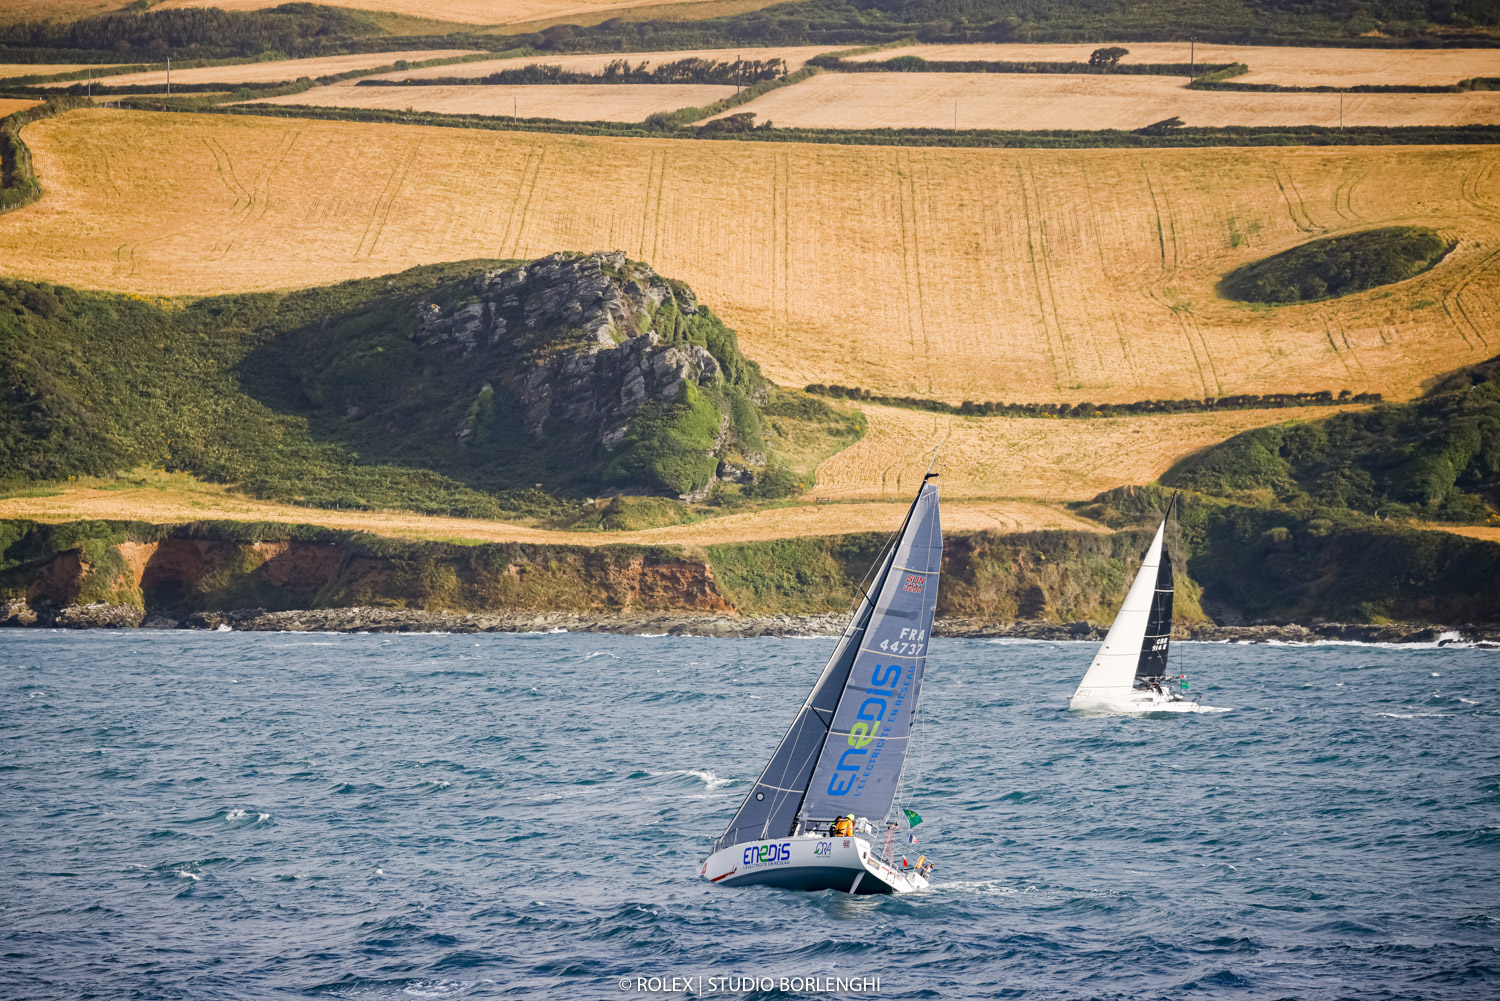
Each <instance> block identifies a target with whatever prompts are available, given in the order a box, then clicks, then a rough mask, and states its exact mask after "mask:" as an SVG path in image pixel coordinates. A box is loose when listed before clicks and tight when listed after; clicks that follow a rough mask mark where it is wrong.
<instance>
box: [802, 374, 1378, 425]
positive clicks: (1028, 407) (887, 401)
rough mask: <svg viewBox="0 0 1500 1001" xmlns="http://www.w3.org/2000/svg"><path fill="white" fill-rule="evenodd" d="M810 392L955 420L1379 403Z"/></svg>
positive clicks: (1349, 398)
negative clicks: (1019, 399)
mask: <svg viewBox="0 0 1500 1001" xmlns="http://www.w3.org/2000/svg"><path fill="white" fill-rule="evenodd" d="M807 391H808V392H809V393H814V394H816V395H818V396H831V397H834V398H835V399H841V400H860V401H862V402H866V403H878V404H880V405H882V406H887V407H905V408H907V409H909V410H927V411H931V412H932V413H937V414H953V415H954V416H956V417H1067V418H1071V419H1087V418H1091V417H1124V416H1129V415H1133V414H1186V413H1206V412H1208V411H1215V410H1264V409H1268V408H1278V409H1279V408H1281V407H1327V406H1333V405H1344V404H1349V405H1363V404H1369V403H1379V402H1380V400H1381V394H1379V393H1355V394H1352V395H1351V394H1350V392H1349V391H1348V390H1347V389H1343V390H1340V391H1339V394H1338V395H1337V396H1334V394H1333V393H1331V392H1329V391H1328V390H1326V389H1325V390H1321V391H1319V392H1316V393H1261V394H1257V393H1240V394H1237V395H1234V396H1220V397H1215V398H1214V399H1208V400H1138V401H1136V402H1135V403H999V402H990V403H975V402H974V401H972V400H965V401H964V402H962V403H944V402H943V401H942V400H928V399H923V398H922V397H919V396H881V395H879V394H876V393H871V392H870V391H869V390H868V389H858V388H855V387H853V386H838V385H833V386H825V385H823V384H822V383H816V382H815V383H813V384H812V385H810V386H808V387H807Z"/></svg>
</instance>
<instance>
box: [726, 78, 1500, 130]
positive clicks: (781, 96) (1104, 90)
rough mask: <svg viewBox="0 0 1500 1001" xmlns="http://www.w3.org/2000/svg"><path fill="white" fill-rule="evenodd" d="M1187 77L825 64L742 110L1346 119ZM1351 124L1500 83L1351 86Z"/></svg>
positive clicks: (1393, 118)
mask: <svg viewBox="0 0 1500 1001" xmlns="http://www.w3.org/2000/svg"><path fill="white" fill-rule="evenodd" d="M1184 82H1185V81H1184V79H1183V78H1182V77H1167V76H1092V75H1084V74H1061V73H1058V74H1041V73H821V74H819V75H818V76H815V77H813V78H812V79H811V80H808V81H805V82H804V83H801V84H798V85H797V86H795V87H783V88H781V89H779V90H773V91H771V92H770V93H769V94H766V95H764V96H762V97H760V98H757V99H756V100H754V101H752V102H750V103H749V104H746V105H743V106H741V107H738V108H735V109H734V110H735V112H743V111H753V112H755V113H756V114H757V115H759V116H760V119H761V120H762V121H764V120H767V119H769V120H770V121H772V122H774V123H775V124H777V125H779V126H781V127H783V128H822V129H866V128H929V129H946V128H954V127H957V128H961V129H1138V128H1141V127H1143V126H1146V125H1150V124H1151V123H1152V122H1159V121H1161V120H1162V119H1164V118H1170V117H1172V116H1174V115H1175V116H1177V117H1179V118H1181V119H1182V121H1183V122H1184V123H1185V124H1187V125H1198V126H1226V125H1326V126H1336V125H1338V124H1339V123H1340V118H1339V109H1340V95H1338V94H1321V93H1320V94H1255V93H1246V92H1240V91H1211V90H1188V89H1187V88H1186V87H1185V86H1184ZM1342 108H1343V119H1342V121H1343V124H1345V125H1351V126H1358V125H1483V124H1494V123H1496V122H1500V92H1468V93H1462V94H1349V95H1347V96H1344V97H1343V98H1342Z"/></svg>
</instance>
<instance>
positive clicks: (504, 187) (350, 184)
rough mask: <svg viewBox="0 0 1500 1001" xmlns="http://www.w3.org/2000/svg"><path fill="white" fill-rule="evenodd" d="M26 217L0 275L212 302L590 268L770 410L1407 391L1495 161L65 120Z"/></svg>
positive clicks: (1484, 253) (1447, 325)
mask: <svg viewBox="0 0 1500 1001" xmlns="http://www.w3.org/2000/svg"><path fill="white" fill-rule="evenodd" d="M25 136H26V138H27V141H28V142H29V143H30V144H31V146H32V149H33V151H34V154H35V162H36V165H37V168H38V170H39V171H40V172H41V175H42V177H43V179H44V184H45V185H46V190H47V193H46V195H45V196H44V197H43V198H42V199H41V200H40V201H39V202H37V203H36V204H34V205H32V206H29V207H27V208H25V209H23V210H21V211H19V212H14V213H11V214H10V215H8V216H6V217H5V218H4V220H3V222H0V271H3V272H6V273H9V274H18V275H21V276H24V277H31V278H38V279H45V280H49V281H57V282H61V283H64V284H70V285H75V286H80V287H85V288H104V289H113V290H118V291H122V292H135V293H146V294H209V293H213V292H220V291H236V290H249V289H268V288H282V287H288V286H303V285H313V284H323V283H329V282H335V281H339V280H342V279H345V278H351V277H356V276H365V275H378V274H385V273H389V272H392V271H398V270H401V269H403V268H407V267H411V266H413V265H417V264H423V263H429V262H436V261H446V260H458V259H464V258H470V257H516V258H521V257H534V256H539V255H543V254H548V253H552V252H553V251H556V250H565V249H571V250H580V251H587V250H596V249H609V248H617V249H620V250H623V251H625V252H626V253H628V254H629V255H631V256H632V257H634V258H637V259H641V260H646V261H649V262H651V263H652V264H653V265H654V266H656V267H657V268H658V269H659V270H660V271H661V272H663V273H664V274H667V275H671V276H673V277H676V278H681V279H683V280H685V281H687V282H689V283H690V284H692V285H693V287H694V288H695V289H696V290H697V291H698V293H699V295H700V296H701V297H702V299H703V300H704V301H705V302H707V303H709V304H711V305H712V306H713V308H714V309H715V310H717V311H719V312H721V313H722V315H724V316H725V318H726V319H727V320H728V321H729V322H730V324H731V325H733V326H735V327H737V328H738V329H739V331H740V342H741V345H742V346H743V348H744V349H745V351H746V353H747V354H748V355H749V356H750V357H752V358H755V359H757V360H759V361H760V362H761V364H762V365H763V366H764V368H765V370H766V372H767V374H768V375H769V376H770V377H771V378H773V379H775V380H776V381H777V382H779V383H781V384H783V385H794V386H795V385H805V384H807V383H812V382H822V383H839V384H842V385H852V386H860V387H863V388H866V389H869V390H871V391H873V392H877V393H888V394H893V395H914V396H924V397H930V398H939V399H946V400H950V401H955V402H956V401H959V400H964V399H973V400H1007V401H1058V400H1066V401H1073V402H1077V401H1081V400H1089V401H1093V402H1113V401H1130V400H1138V399H1161V398H1183V397H1201V396H1204V395H1213V396H1217V395H1221V394H1231V393H1242V392H1246V393H1265V392H1283V391H1294V390H1324V389H1328V390H1334V391H1337V390H1339V389H1342V388H1348V389H1350V390H1351V391H1355V392H1358V391H1363V390H1373V391H1378V392H1382V393H1385V394H1386V395H1387V396H1388V397H1395V398H1404V397H1408V396H1411V395H1413V394H1414V393H1416V392H1417V391H1418V390H1419V389H1420V386H1421V383H1422V381H1423V380H1424V379H1426V378H1429V377H1431V376H1433V375H1435V374H1438V373H1441V372H1446V371H1449V370H1452V369H1454V368H1457V367H1459V366H1461V365H1465V364H1471V363H1473V362H1476V361H1479V360H1482V359H1484V358H1488V357H1490V356H1492V355H1494V354H1495V353H1496V352H1497V350H1500V348H1497V344H1500V337H1497V336H1496V331H1497V330H1500V301H1497V298H1496V293H1497V290H1500V173H1497V167H1500V150H1497V149H1495V148H1490V147H1448V148H1434V147H1427V148H1406V147H1378V148H1372V147H1366V148H1345V149H1305V148H1304V149H1297V148H1272V149H1184V150H1150V151H1142V150H1078V151H1042V150H982V149H955V150H939V149H913V148H878V147H838V146H822V145H806V144H778V143H738V142H685V141H679V140H669V139H662V140H657V139H614V138H587V137H579V136H549V135H539V134H515V133H505V132H490V131H482V130H463V129H438V128H430V127H419V126H402V125H380V124H359V123H350V122H324V121H312V120H303V119H269V118H260V117H252V116H244V117H239V116H223V115H203V116H200V115H189V114H173V115H153V114H149V113H141V112H124V111H109V110H87V111H79V112H71V113H68V114H66V115H62V116H59V117H57V118H53V119H49V120H46V121H43V122H38V123H35V124H33V125H31V126H28V127H27V129H26V132H25ZM1391 224H1416V225H1428V226H1433V227H1436V228H1437V229H1438V230H1440V231H1441V232H1443V233H1444V234H1446V235H1447V236H1448V237H1449V238H1451V239H1453V240H1456V241H1458V247H1457V249H1455V250H1454V251H1453V252H1452V253H1451V254H1450V255H1449V256H1448V257H1447V258H1446V259H1445V260H1444V261H1443V263H1442V264H1440V265H1439V266H1438V267H1436V268H1435V269H1433V270H1432V271H1430V272H1428V273H1426V274H1424V275H1421V276H1419V277H1417V278H1414V279H1411V280H1409V281H1407V282H1404V283H1402V284H1400V285H1397V286H1391V287H1389V288H1385V289H1379V290H1374V291H1371V292H1367V293H1361V294H1359V295H1354V296H1350V297H1347V298H1344V299H1339V300H1334V301H1330V302H1325V303H1311V304H1302V305H1296V306H1286V307H1278V308H1274V309H1260V308H1253V307H1250V306H1246V305H1242V304H1235V303H1230V302H1226V301H1224V300H1221V299H1219V298H1217V297H1216V296H1215V294H1214V291H1213V289H1214V284H1215V282H1216V281H1217V280H1218V278H1219V277H1220V276H1221V275H1222V274H1223V273H1224V272H1226V271H1228V270H1229V269H1231V268H1233V267H1236V266H1238V265H1239V264H1242V263H1244V262H1246V261H1249V260H1254V259H1258V258H1261V257H1264V256H1266V255H1268V254H1271V253H1274V252H1277V251H1280V250H1283V249H1286V248H1287V247H1290V246H1294V245H1296V244H1300V243H1302V242H1304V241H1306V240H1308V239H1311V238H1313V237H1316V236H1321V235H1325V234H1328V233H1338V232H1347V231H1351V230H1357V229H1363V228H1366V227H1370V226H1380V225H1391Z"/></svg>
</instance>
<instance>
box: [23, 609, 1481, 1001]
mask: <svg viewBox="0 0 1500 1001" xmlns="http://www.w3.org/2000/svg"><path fill="white" fill-rule="evenodd" d="M834 643H835V640H834V639H833V638H828V637H823V638H817V639H813V640H802V641H791V640H785V639H781V640H778V639H747V640H713V639H695V638H685V637H667V638H656V639H643V638H631V637H622V636H617V635H580V634H538V635H533V636H507V635H492V634H481V635H465V636H446V635H420V636H418V635H405V636H400V637H390V636H385V635H379V634H376V635H367V636H330V635H323V636H320V638H319V640H318V641H317V643H316V645H314V644H313V643H309V642H307V641H306V640H305V639H301V638H299V637H294V636H290V635H285V634H283V635H277V634H261V633H245V632H235V633H233V634H231V635H223V634H219V635H210V634H204V633H186V632H170V633H157V634H153V635H147V634H125V633H120V634H114V635H110V634H106V633H103V632H92V633H90V632H82V633H79V632H70V631H57V632H48V631H40V630H38V631H26V630H13V631H8V632H7V633H6V634H5V637H4V642H3V643H0V682H3V679H5V678H9V679H11V688H10V691H11V693H12V697H11V698H9V699H5V700H3V701H0V705H3V707H4V712H5V713H6V714H7V715H5V717H4V721H3V725H0V741H3V743H0V830H4V832H5V838H4V840H3V841H0V917H3V924H4V927H5V929H6V930H5V933H4V934H5V937H6V948H5V952H6V961H5V963H4V964H0V997H7V998H8V997H18V998H21V997H25V998H33V997H35V998H52V997H59V998H79V997H83V996H95V997H122V998H128V997H134V998H142V999H152V1001H155V999H166V998H172V999H176V998H185V999H192V1001H252V999H253V1001H264V999H269V998H293V997H323V996H333V997H352V998H382V999H398V998H406V997H463V998H466V999H467V998H485V999H489V998H526V999H528V1001H529V999H531V998H541V999H546V1001H550V999H558V1001H563V999H566V1001H572V999H575V998H602V997H619V996H634V994H633V993H632V994H630V995H627V994H625V992H621V991H619V989H618V986H617V985H618V982H619V979H620V978H623V977H626V976H631V977H634V976H660V975H667V976H670V975H672V974H688V973H692V974H697V973H702V974H704V975H706V976H713V975H731V974H735V975H758V976H773V977H777V976H782V975H799V976H807V975H822V976H830V975H842V976H865V975H869V976H879V977H880V978H881V991H880V995H879V996H880V997H881V998H887V999H908V998H912V999H914V998H933V997H943V998H950V997H951V998H970V997H975V998H978V997H1010V996H1017V997H1019V996H1024V997H1025V998H1026V999H1027V1001H1074V999H1076V998H1079V997H1101V998H1111V999H1121V1001H1123V999H1132V1001H1133V999H1142V1001H1148V999H1149V1001H1156V999H1167V998H1171V999H1174V1001H1175V999H1178V998H1184V997H1213V998H1216V997H1225V996H1229V997H1234V996H1238V997H1244V998H1261V997H1297V998H1308V999H1325V998H1326V999H1330V1001H1332V999H1337V998H1346V997H1386V998H1393V999H1394V998H1421V999H1428V998H1432V999H1437V998H1442V999H1443V1001H1448V999H1450V998H1451V999H1458V1001H1468V999H1471V998H1472V999H1474V1001H1481V999H1483V1001H1491V997H1492V995H1493V987H1494V982H1493V979H1494V972H1493V971H1494V969H1495V968H1496V966H1497V961H1496V956H1497V955H1500V952H1497V950H1500V940H1497V938H1496V935H1497V931H1500V915H1497V914H1496V909H1495V901H1496V900H1500V870H1497V868H1496V867H1495V866H1494V864H1493V860H1494V853H1495V851H1496V850H1497V849H1500V748H1497V745H1496V742H1495V740H1494V736H1495V725H1496V721H1495V716H1494V713H1493V712H1491V711H1490V710H1489V709H1488V708H1487V707H1488V706H1492V705H1497V704H1500V653H1497V652H1495V651H1487V650H1478V649H1462V648H1455V647H1453V646H1447V647H1444V648H1441V649H1437V648H1434V647H1428V648H1414V647H1379V646H1371V645H1364V646H1355V645H1332V644H1319V645H1315V646H1281V647H1272V646H1267V645H1255V646H1246V645H1233V644H1191V645H1184V646H1183V647H1182V648H1180V649H1178V648H1175V647H1174V654H1173V657H1174V664H1173V666H1174V667H1177V666H1179V665H1180V666H1181V667H1182V668H1183V670H1185V671H1186V672H1187V673H1189V674H1191V675H1192V678H1193V688H1194V692H1195V693H1198V692H1201V693H1202V697H1203V700H1204V702H1206V703H1215V704H1214V705H1192V704H1178V705H1181V706H1182V708H1178V709H1171V708H1168V707H1159V708H1165V709H1167V711H1154V712H1148V713H1140V714H1129V715H1114V716H1109V715H1105V716H1093V715H1085V714H1079V713H1072V712H1068V711H1066V710H1065V709H1064V708H1063V707H1064V706H1065V705H1066V698H1067V696H1068V695H1069V694H1071V692H1072V689H1073V688H1074V687H1075V686H1076V685H1077V683H1078V678H1079V677H1080V676H1081V675H1082V672H1083V670H1084V669H1085V668H1086V667H1087V664H1088V661H1089V658H1090V657H1091V656H1092V654H1093V650H1094V649H1095V647H1096V644H1094V643H1081V642H1050V641H1047V642H1041V641H1036V642H1001V643H992V642H986V641H982V640H969V641H955V640H943V639H941V638H939V639H935V640H934V641H933V644H932V655H931V660H930V661H929V665H928V671H929V673H928V679H929V684H928V686H927V688H926V689H925V690H924V694H923V698H922V714H923V718H924V722H925V728H924V731H923V736H922V739H920V740H919V741H918V742H917V743H918V745H919V746H921V747H923V748H924V750H923V751H922V752H921V754H920V755H917V754H915V753H914V756H913V760H914V761H916V760H917V759H918V757H920V761H921V764H920V767H914V768H913V769H912V770H911V774H910V775H908V776H907V778H908V780H909V781H908V785H907V788H906V789H905V791H904V793H903V796H904V802H905V805H907V806H910V807H912V808H913V809H915V810H917V811H918V812H919V813H920V814H921V815H922V816H923V817H924V818H926V819H925V822H924V823H923V824H922V825H921V827H920V828H918V830H917V834H918V835H919V837H920V842H919V843H918V844H917V845H914V846H909V847H908V848H907V852H908V855H910V854H912V853H914V852H921V853H924V854H927V855H929V856H930V857H931V858H932V859H933V860H934V861H935V862H936V863H937V866H938V868H937V870H936V871H935V873H934V876H935V880H934V883H933V886H932V887H931V888H930V889H929V890H928V891H927V892H924V893H919V894H912V895H907V896H903V897H899V898H881V899H876V898H860V899H854V898H849V897H847V896H845V895H843V894H839V893H834V892H829V893H821V894H797V893H790V892H785V891H779V890H769V889H764V888H761V889H756V888H747V889H744V890H726V889H724V888H722V887H711V886H708V885H706V884H704V883H703V882H702V881H701V880H700V879H699V878H698V867H699V865H700V863H701V862H702V860H703V858H704V856H705V854H706V853H707V851H708V848H709V843H710V842H711V841H712V839H713V838H714V837H716V836H717V835H718V834H719V833H720V832H721V831H722V830H723V829H724V826H725V824H726V823H727V821H728V818H729V816H730V814H732V813H733V811H734V809H735V808H736V807H737V806H738V805H739V803H740V801H741V799H742V797H743V796H744V794H745V789H746V788H747V784H748V783H749V781H750V780H751V778H753V777H754V776H755V775H757V774H759V771H760V769H761V768H762V766H763V765H764V763H765V761H766V758H767V756H768V754H769V752H770V750H771V748H772V747H773V746H774V745H775V744H776V742H777V741H778V740H779V739H780V738H781V736H782V735H783V734H784V733H785V731H786V727H787V725H788V723H789V722H790V720H791V718H792V715H793V714H794V713H795V711H796V708H797V707H798V706H799V705H801V703H802V701H803V699H804V698H805V697H806V695H807V691H808V689H809V687H810V686H811V684H812V682H813V680H814V679H815V678H816V676H817V673H818V671H819V670H820V669H821V668H822V666H823V660H824V658H826V656H827V655H828V653H829V652H830V651H831V650H832V648H833V646H834ZM304 647H305V649H303V648H304ZM22 665H25V666H24V667H23V666H22ZM1434 673H1437V674H1440V675H1441V677H1442V679H1443V685H1444V687H1445V688H1447V689H1448V691H1447V692H1436V693H1435V692H1433V690H1432V687H1431V686H1432V678H1431V675H1432V674H1434ZM1345 680H1347V682H1348V684H1347V686H1346V687H1340V686H1341V685H1342V683H1343V681H1345ZM23 681H24V683H23ZM230 681H235V682H238V684H230V683H229V682H230ZM21 692H24V693H26V695H27V696H28V697H25V698H23V697H20V696H19V693H21ZM33 692H44V693H45V694H46V697H45V698H41V697H38V698H30V697H29V696H30V695H31V693H33ZM1459 692H1461V693H1462V695H1458V694H1456V693H1459ZM1189 705H1192V708H1188V706H1189ZM1228 706H1233V707H1235V711H1233V712H1225V711H1222V710H1223V709H1224V708H1225V707H1228ZM7 738H8V739H7ZM105 749H107V753H105ZM919 776H920V777H919ZM101 957H108V959H109V961H108V962H104V960H102V959H101ZM705 996H708V995H705ZM718 996H719V997H726V996H729V997H740V996H745V995H743V994H740V995H735V994H730V995H724V994H720V995H718ZM750 996H754V997H757V998H769V997H786V996H788V995H786V994H781V993H778V992H776V991H772V992H770V994H754V995H750ZM803 996H809V997H810V996H814V995H803ZM815 996H816V997H819V998H826V997H828V996H829V995H827V994H820V995H815Z"/></svg>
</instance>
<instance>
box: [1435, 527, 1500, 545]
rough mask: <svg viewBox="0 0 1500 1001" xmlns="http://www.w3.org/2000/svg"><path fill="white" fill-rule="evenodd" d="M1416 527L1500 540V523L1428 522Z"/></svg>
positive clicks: (1485, 539) (1484, 539)
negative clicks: (1462, 523)
mask: <svg viewBox="0 0 1500 1001" xmlns="http://www.w3.org/2000/svg"><path fill="white" fill-rule="evenodd" d="M1414 527H1416V528H1425V529H1427V530H1428V531H1432V532H1449V533H1452V534H1453V535H1462V536H1464V537H1466V538H1470V539H1478V540H1480V541H1481V542H1500V525H1439V524H1435V523H1431V522H1428V523H1426V524H1418V525H1415V526H1414Z"/></svg>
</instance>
